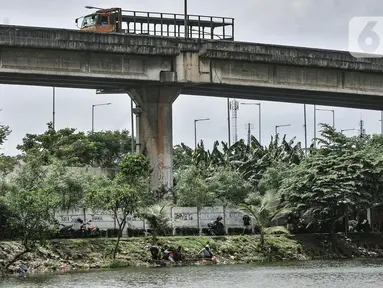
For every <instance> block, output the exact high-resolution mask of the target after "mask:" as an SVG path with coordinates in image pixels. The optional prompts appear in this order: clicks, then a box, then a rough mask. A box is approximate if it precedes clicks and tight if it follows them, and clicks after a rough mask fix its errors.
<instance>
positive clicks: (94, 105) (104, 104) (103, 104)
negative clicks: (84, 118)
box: [92, 103, 112, 133]
mask: <svg viewBox="0 0 383 288" xmlns="http://www.w3.org/2000/svg"><path fill="white" fill-rule="evenodd" d="M111 104H112V103H102V104H93V105H92V133H93V132H94V107H96V106H106V105H111Z"/></svg>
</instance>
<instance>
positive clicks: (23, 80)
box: [0, 25, 383, 109]
mask: <svg viewBox="0 0 383 288" xmlns="http://www.w3.org/2000/svg"><path fill="white" fill-rule="evenodd" d="M382 72H383V61H382V59H376V58H374V59H367V58H361V59H356V58H354V57H353V56H351V55H350V54H349V53H348V52H343V51H331V50H321V49H311V48H310V49H309V48H301V47H289V46H277V45H267V44H257V43H241V42H231V41H209V40H206V41H205V40H204V41H201V40H198V39H184V38H165V37H153V36H146V35H131V34H105V33H93V32H84V31H78V30H65V29H51V28H40V27H21V26H11V25H0V83H7V84H21V85H44V86H56V87H73V88H88V89H105V90H106V91H113V90H118V89H120V90H122V91H125V90H127V89H129V88H132V87H140V86H142V85H145V86H147V85H151V86H152V85H154V86H157V85H164V84H166V85H175V86H179V87H180V89H181V93H185V94H192V95H206V96H217V97H232V98H246V99H259V100H270V101H284V102H295V103H307V104H321V105H332V106H343V107H354V108H364V109H383V101H380V99H381V98H380V95H381V94H382V92H383V85H382V84H383V74H382ZM381 102H382V103H381Z"/></svg>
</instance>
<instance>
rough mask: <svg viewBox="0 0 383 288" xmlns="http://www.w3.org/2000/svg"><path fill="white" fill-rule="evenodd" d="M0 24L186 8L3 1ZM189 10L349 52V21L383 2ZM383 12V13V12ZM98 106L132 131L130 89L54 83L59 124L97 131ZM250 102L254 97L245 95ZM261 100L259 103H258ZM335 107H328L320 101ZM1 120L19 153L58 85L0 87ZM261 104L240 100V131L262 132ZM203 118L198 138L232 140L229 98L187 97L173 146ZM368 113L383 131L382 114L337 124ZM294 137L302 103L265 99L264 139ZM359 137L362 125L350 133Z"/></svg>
mask: <svg viewBox="0 0 383 288" xmlns="http://www.w3.org/2000/svg"><path fill="white" fill-rule="evenodd" d="M2 2H4V3H1V9H0V22H2V23H5V24H13V25H26V26H43V27H57V28H71V29H77V28H76V26H75V23H74V19H75V18H77V17H79V16H82V15H85V14H87V13H89V10H87V9H85V8H84V6H85V5H91V6H98V7H105V8H107V7H112V6H113V7H121V8H123V9H126V10H143V11H159V12H174V13H182V12H183V2H184V1H183V0H161V1H158V0H129V1H123V0H115V1H111V0H109V1H99V0H81V1H78V0H66V1H62V0H34V1H29V0H13V1H2ZM188 12H189V13H190V14H201V15H217V16H228V17H233V18H235V33H236V40H238V41H248V42H263V43H278V44H283V45H296V46H306V47H307V46H308V47H321V48H328V49H342V50H347V43H348V42H347V41H348V36H347V33H348V22H349V20H350V19H351V18H352V17H355V16H380V15H382V14H383V13H382V12H383V6H382V5H381V1H378V0H364V1H357V0H320V1H318V0H241V1H237V2H235V1H231V0H208V1H206V0H189V7H188ZM382 16H383V15H382ZM104 102H112V105H110V106H104V107H97V108H96V113H95V130H106V129H124V128H128V129H129V130H130V127H131V123H130V99H129V97H128V96H126V95H96V94H95V91H93V90H79V89H63V88H58V89H56V127H57V128H64V127H74V128H77V129H78V130H84V131H89V130H90V129H91V106H92V104H96V103H104ZM240 102H249V101H240ZM255 102H256V101H255ZM318 108H325V109H332V108H330V107H318ZM0 109H3V110H2V111H1V112H0V123H4V124H7V125H9V126H10V127H11V129H12V130H13V132H12V135H11V136H10V137H9V140H8V142H6V144H5V145H4V146H3V150H2V152H4V153H5V154H10V155H15V154H17V153H18V151H17V150H16V145H17V144H18V143H20V142H21V139H22V137H23V136H24V135H25V134H26V133H42V132H43V131H44V130H45V129H46V123H47V122H49V121H51V119H52V88H51V87H34V86H12V85H0ZM307 111H308V117H307V119H308V136H309V139H311V138H312V137H313V106H312V105H308V106H307ZM257 113H258V111H257V106H249V105H248V106H242V107H241V108H240V110H239V113H238V137H239V138H245V137H246V129H245V125H246V123H248V122H251V123H253V124H254V128H255V129H254V130H252V132H253V133H254V134H255V135H258V121H257V120H258V114H257ZM206 117H209V118H210V119H211V120H210V121H208V122H201V123H198V131H197V132H198V133H197V134H198V138H199V139H203V140H204V141H205V143H206V147H208V148H210V147H211V146H212V144H213V142H214V141H215V140H223V141H227V110H226V100H225V99H220V98H212V97H197V96H189V95H181V96H180V97H179V98H178V99H177V100H176V101H175V103H174V105H173V128H174V134H173V135H174V144H178V143H181V142H184V143H185V144H187V145H189V146H194V130H193V120H194V119H195V118H206ZM361 118H363V120H364V121H365V129H366V132H367V133H380V122H379V119H380V112H378V111H369V110H358V109H344V108H335V126H336V128H337V129H339V130H340V129H352V128H355V129H358V122H359V120H360V119H361ZM317 119H318V123H319V122H326V123H330V124H331V121H332V115H331V113H329V112H318V116H317ZM280 124H291V125H292V126H291V127H285V128H281V130H280V132H281V133H283V132H284V133H286V134H287V136H288V137H293V136H297V138H298V140H300V141H302V142H303V139H304V138H303V137H304V130H303V105H301V104H286V103H278V102H265V101H262V142H263V144H266V143H267V142H268V140H269V138H270V136H271V134H273V133H274V127H275V125H280ZM345 133H347V135H356V133H357V132H356V131H349V132H345Z"/></svg>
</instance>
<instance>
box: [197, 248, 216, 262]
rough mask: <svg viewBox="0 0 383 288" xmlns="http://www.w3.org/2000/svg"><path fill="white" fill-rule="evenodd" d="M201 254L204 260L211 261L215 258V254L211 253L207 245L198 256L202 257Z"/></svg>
mask: <svg viewBox="0 0 383 288" xmlns="http://www.w3.org/2000/svg"><path fill="white" fill-rule="evenodd" d="M201 253H203V259H209V260H211V259H212V258H213V257H214V254H213V252H212V251H211V249H210V247H209V245H206V246H205V247H204V248H203V249H202V250H201V251H200V252H199V253H198V255H200V254H201Z"/></svg>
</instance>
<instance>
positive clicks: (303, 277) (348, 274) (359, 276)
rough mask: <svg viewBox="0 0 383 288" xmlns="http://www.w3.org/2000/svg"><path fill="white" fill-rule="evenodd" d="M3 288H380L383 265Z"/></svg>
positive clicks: (146, 273) (146, 274)
mask: <svg viewBox="0 0 383 288" xmlns="http://www.w3.org/2000/svg"><path fill="white" fill-rule="evenodd" d="M0 287H2V288H3V287H6V288H8V287H12V288H17V287H20V288H21V287H23V288H27V287H28V288H35V287H39V288H43V287H44V288H45V287H47V288H48V287H49V288H64V287H65V288H68V287H71V288H75V287H91V288H98V287H108V288H115V287H124V288H126V287H137V288H138V287H139V288H149V287H150V288H152V287H153V288H154V287H156V288H159V287H167V288H173V287H174V288H192V287H193V288H194V287H219V288H237V287H251V288H253V287H262V288H281V287H282V288H304V287H315V288H340V287H342V288H343V287H345V288H360V287H363V288H378V287H379V288H381V287H383V261H381V260H380V261H374V260H371V259H366V260H354V261H312V262H311V261H310V262H303V261H302V262H298V263H282V264H280V263H279V264H272V265H261V266H260V265H230V266H222V265H216V266H194V267H179V268H176V267H173V268H145V269H134V268H132V269H123V270H113V271H111V270H109V271H92V272H85V273H70V274H59V275H58V274H43V275H28V277H27V278H26V279H17V278H8V279H6V280H1V279H0Z"/></svg>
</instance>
